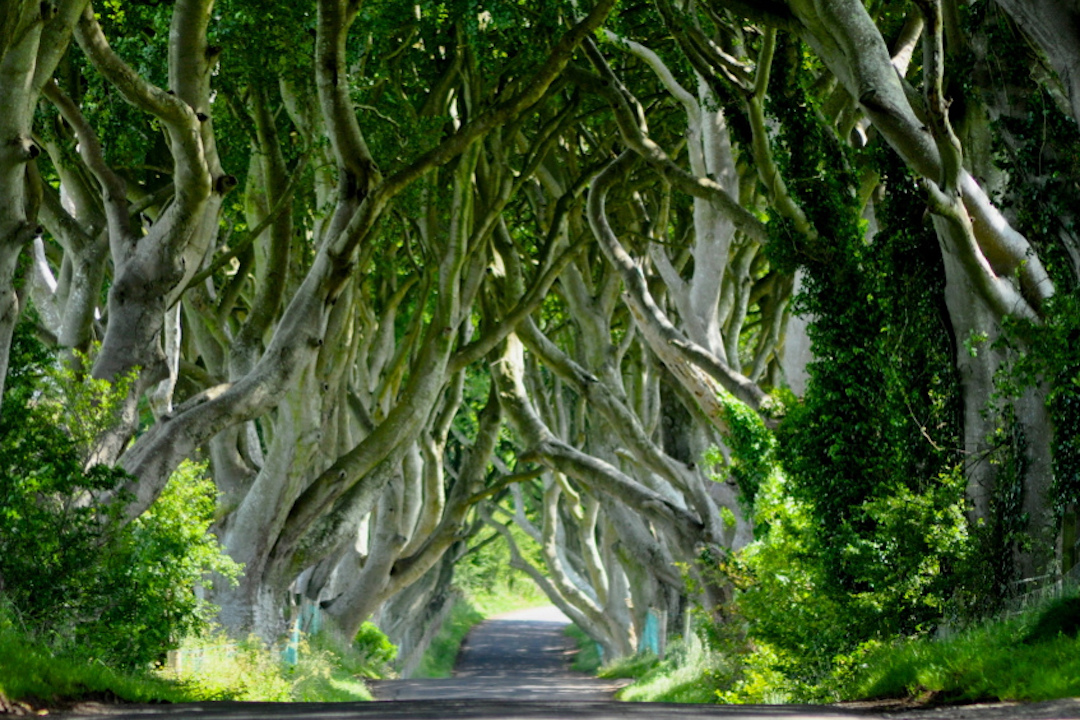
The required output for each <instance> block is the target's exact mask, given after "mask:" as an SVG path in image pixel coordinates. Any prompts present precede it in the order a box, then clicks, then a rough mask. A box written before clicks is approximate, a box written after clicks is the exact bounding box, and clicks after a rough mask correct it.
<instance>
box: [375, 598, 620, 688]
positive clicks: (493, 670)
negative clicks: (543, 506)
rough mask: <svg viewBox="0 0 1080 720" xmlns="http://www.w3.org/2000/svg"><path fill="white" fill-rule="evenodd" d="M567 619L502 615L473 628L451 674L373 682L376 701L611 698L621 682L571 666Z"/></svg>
mask: <svg viewBox="0 0 1080 720" xmlns="http://www.w3.org/2000/svg"><path fill="white" fill-rule="evenodd" d="M569 622H570V621H569V620H568V619H567V618H566V616H565V615H563V614H562V613H561V612H559V611H558V610H556V609H555V608H553V607H546V608H534V609H531V610H521V611H517V612H512V613H507V614H505V615H499V616H497V617H494V618H490V619H488V620H485V621H484V622H482V623H480V624H479V625H477V626H476V627H474V628H473V629H472V631H471V632H470V633H469V635H468V637H467V638H466V639H465V642H464V644H463V645H462V647H461V654H460V655H459V656H458V661H457V665H456V666H455V668H454V676H453V677H452V678H446V679H439V680H383V681H378V682H372V683H369V687H370V688H371V692H372V694H373V695H374V696H375V699H376V700H429V699H441V700H467V699H472V700H479V699H485V700H561V701H587V700H611V696H612V695H613V694H614V692H615V691H616V690H617V689H618V688H619V684H618V683H615V682H612V681H611V680H602V679H600V678H595V677H592V676H590V675H585V674H584V673H578V672H574V671H572V670H571V669H570V661H571V659H572V658H573V653H574V649H575V648H574V641H573V640H572V639H571V638H568V637H567V636H566V635H565V634H564V632H563V631H564V629H565V628H566V625H567V624H569Z"/></svg>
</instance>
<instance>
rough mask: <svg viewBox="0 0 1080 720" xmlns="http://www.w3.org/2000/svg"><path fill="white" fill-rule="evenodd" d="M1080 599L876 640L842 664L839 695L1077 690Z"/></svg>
mask: <svg viewBox="0 0 1080 720" xmlns="http://www.w3.org/2000/svg"><path fill="white" fill-rule="evenodd" d="M1077 610H1078V608H1077V600H1076V599H1075V598H1064V599H1060V600H1056V601H1053V602H1051V603H1049V604H1048V605H1046V606H1044V607H1042V608H1039V609H1036V610H1032V611H1028V612H1025V613H1023V614H1021V615H1019V616H1016V617H1012V618H1007V619H999V620H995V621H988V622H985V623H982V624H979V625H976V626H973V627H970V628H968V629H966V630H964V631H961V632H958V633H956V634H954V635H951V636H948V637H944V638H940V639H933V638H927V637H920V638H912V639H907V640H903V641H900V642H896V643H891V644H883V643H874V644H868V645H866V646H864V647H863V648H861V649H860V650H859V651H858V652H856V653H855V654H854V655H852V656H851V657H850V658H845V659H843V662H841V663H838V668H837V671H836V673H835V675H834V678H833V693H834V694H835V695H836V696H838V697H841V698H881V697H920V696H922V697H927V696H929V697H932V698H934V699H939V700H957V701H960V700H983V699H993V700H1019V701H1032V702H1034V701H1040V700H1052V699H1056V698H1062V697H1073V696H1077V695H1080V640H1078V639H1077V637H1076V630H1077V621H1078V620H1080V613H1078V612H1077Z"/></svg>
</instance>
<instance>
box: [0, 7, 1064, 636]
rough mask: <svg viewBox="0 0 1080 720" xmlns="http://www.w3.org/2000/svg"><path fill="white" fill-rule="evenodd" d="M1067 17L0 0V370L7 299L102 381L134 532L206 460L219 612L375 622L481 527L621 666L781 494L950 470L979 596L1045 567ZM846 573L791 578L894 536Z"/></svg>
mask: <svg viewBox="0 0 1080 720" xmlns="http://www.w3.org/2000/svg"><path fill="white" fill-rule="evenodd" d="M1071 8H1072V6H1071V5H1070V3H1069V2H1066V1H1065V0H1040V1H1039V2H1031V3H1026V2H1015V1H1013V0H997V1H996V2H995V3H988V2H982V3H971V4H970V5H969V4H967V3H964V2H961V1H960V0H913V1H912V2H881V1H880V0H872V1H870V2H866V3H864V2H862V1H861V0H836V1H834V2H820V1H817V0H776V1H775V2H768V3H752V2H741V0H702V1H698V2H678V1H673V0H655V2H643V3H631V2H622V3H616V2H615V1H614V0H595V1H594V0H585V1H584V2H582V1H579V2H563V1H561V0H544V1H543V2H503V1H502V0H499V1H498V2H492V3H488V2H450V3H433V2H428V1H427V0H409V1H408V2H403V1H401V0H367V2H354V1H353V0H311V1H310V2H298V3H291V4H284V3H274V2H270V1H269V0H219V1H218V2H213V1H212V0H177V1H176V2H175V3H168V4H159V3H139V2H134V3H117V2H108V1H105V2H100V3H97V4H93V5H92V4H91V3H89V2H88V1H87V0H50V1H48V2H41V3H39V2H29V1H28V0H12V1H11V2H6V3H4V5H3V9H2V10H0V108H3V111H2V112H0V382H2V379H3V376H4V374H5V372H6V369H7V360H8V351H9V346H10V338H11V334H12V330H13V328H14V326H15V325H16V323H18V322H19V321H20V318H21V319H23V320H24V321H27V318H31V317H32V322H34V323H36V324H37V327H38V332H39V335H40V336H42V337H44V338H47V340H48V341H49V342H50V343H51V344H52V345H54V346H55V347H56V348H58V349H59V350H60V352H61V354H62V355H63V357H65V358H67V361H68V362H70V363H74V364H75V366H76V368H77V370H78V371H79V372H82V373H86V374H88V375H92V376H94V377H97V378H105V379H116V378H120V377H134V379H135V380H134V383H133V384H132V390H131V392H130V394H129V396H128V397H127V400H126V403H125V404H124V407H123V408H122V409H121V411H120V412H119V413H118V415H117V416H116V418H115V421H114V422H113V423H112V424H111V425H110V426H109V427H108V428H105V429H104V431H103V433H102V435H101V437H100V438H98V441H97V442H96V443H95V445H94V448H95V451H94V456H93V457H92V458H91V459H90V462H91V463H109V464H118V465H120V466H122V467H123V468H124V469H125V470H127V471H128V472H129V473H130V474H131V478H132V479H131V480H130V482H129V484H128V486H127V488H126V489H127V490H128V491H130V495H129V496H128V497H129V501H128V504H127V505H126V507H125V512H124V517H125V518H126V519H127V520H130V519H132V518H135V517H138V516H139V515H140V514H141V513H143V512H144V511H146V509H147V508H148V507H150V505H151V504H152V503H153V502H154V500H155V498H156V497H157V496H158V495H159V494H160V493H161V491H162V489H163V488H164V486H165V484H166V483H167V481H168V480H169V477H170V475H171V474H172V473H173V471H174V470H175V469H176V467H177V466H178V465H179V463H180V462H181V461H183V460H184V459H185V458H202V459H206V460H208V461H209V467H210V471H211V472H212V475H213V479H214V481H215V483H216V484H217V487H218V488H219V490H220V492H221V510H220V519H219V521H218V523H217V532H218V534H219V536H220V537H221V539H222V541H223V543H224V545H225V547H226V549H227V551H228V553H229V554H230V555H231V556H232V557H233V558H234V559H235V560H236V561H238V562H241V563H243V564H244V568H245V570H244V574H243V576H242V578H241V581H240V583H239V585H238V586H236V587H227V586H222V587H220V588H215V589H214V591H213V595H214V599H215V602H217V603H218V604H219V605H221V607H222V611H221V618H222V620H223V622H224V623H225V624H226V626H228V627H229V628H232V629H234V630H236V631H238V632H239V631H248V630H255V631H257V632H260V633H263V634H264V635H268V636H269V635H273V634H274V633H275V632H277V631H278V630H279V629H280V628H281V624H282V623H283V622H284V621H285V618H286V617H287V616H288V613H289V612H290V611H289V607H290V605H291V604H292V603H295V601H296V598H297V597H304V598H307V599H308V600H309V601H312V602H319V603H321V604H322V606H323V607H324V608H325V610H326V612H327V613H328V614H329V615H330V616H331V617H332V618H333V619H334V621H335V622H336V623H337V624H338V625H339V626H340V627H341V629H342V630H343V631H344V632H346V633H355V632H356V630H357V628H358V627H359V626H360V624H361V623H362V622H363V621H364V620H365V619H367V618H370V617H372V616H373V615H375V614H377V613H380V612H381V613H383V615H384V619H386V620H387V622H389V620H390V617H389V616H390V615H393V613H394V612H398V613H399V614H401V613H403V612H405V611H403V610H401V608H402V607H416V606H418V605H417V603H422V602H424V601H425V598H429V597H432V596H434V594H435V593H437V592H438V591H440V588H441V589H445V584H446V582H447V581H448V579H449V577H450V573H449V572H448V571H447V568H449V567H450V566H452V564H453V562H455V561H456V560H457V559H459V558H460V557H461V556H462V555H463V554H464V553H467V552H469V550H470V548H472V547H475V546H476V545H477V544H480V543H482V542H484V540H485V539H486V538H488V537H490V536H491V535H492V534H493V533H498V534H500V535H502V536H503V537H505V538H506V539H507V541H508V542H509V543H510V546H511V550H512V556H513V558H514V560H513V562H514V564H515V565H516V566H518V567H520V568H521V569H523V570H524V571H525V572H527V573H529V574H530V575H531V576H532V577H533V578H534V580H535V581H536V582H537V583H538V584H539V585H540V587H541V588H542V589H543V590H544V592H545V593H547V594H548V596H549V597H551V599H552V600H553V601H554V602H555V603H556V604H557V605H559V606H560V607H561V608H562V609H563V610H565V611H566V612H567V614H569V615H570V617H571V618H572V619H573V620H575V621H576V622H577V623H578V624H579V625H580V626H581V627H582V628H584V629H585V630H586V631H587V632H588V633H589V634H590V635H591V636H593V637H594V638H595V639H596V640H597V641H598V642H600V643H601V644H602V645H603V646H604V648H605V649H606V650H607V651H608V652H609V653H610V654H611V655H620V654H625V653H629V652H632V651H633V650H634V647H635V642H636V637H638V635H639V631H640V629H641V628H642V627H643V623H644V622H645V616H646V613H647V612H649V611H650V610H653V611H655V612H657V613H659V614H661V616H662V617H666V618H667V619H668V623H669V625H671V626H672V627H678V624H677V623H678V622H679V620H678V618H679V617H680V615H681V614H682V613H683V612H684V611H685V610H686V608H687V606H688V603H689V602H691V601H693V602H697V603H698V604H700V605H702V606H703V607H706V608H710V609H715V608H718V607H723V606H724V604H725V603H728V602H729V601H730V600H731V599H732V595H733V593H734V592H735V590H736V584H737V583H733V581H732V580H731V578H730V577H729V576H727V575H725V574H724V573H722V572H716V570H717V568H720V567H723V566H724V565H725V563H726V559H728V558H731V557H734V555H735V554H737V552H738V551H739V550H740V549H741V548H744V547H745V546H747V545H749V544H751V543H752V542H754V541H755V538H756V539H757V541H759V542H760V541H761V539H762V538H763V537H765V536H766V535H767V534H768V532H769V521H768V520H767V519H763V518H762V517H760V514H759V513H757V510H758V509H759V508H758V506H759V505H760V504H761V500H760V498H761V493H759V490H762V489H763V488H765V487H766V486H768V487H769V488H771V490H770V492H772V493H774V494H775V493H777V492H780V493H783V492H789V491H788V490H785V489H784V487H785V486H784V485H783V482H781V480H778V479H777V476H782V475H786V476H787V482H789V483H790V486H791V488H790V492H791V493H792V495H793V497H798V498H800V499H801V501H802V502H804V503H807V504H808V507H809V508H810V509H811V510H810V512H811V514H812V515H813V517H814V518H815V519H816V520H815V522H816V523H817V525H816V527H818V530H817V531H815V532H817V533H818V535H817V537H818V540H819V545H818V547H819V548H826V547H828V546H829V545H830V543H833V542H834V541H835V542H839V543H840V546H844V543H845V542H848V543H849V545H850V547H854V548H858V547H862V546H860V545H859V544H858V542H857V537H856V536H858V537H862V536H866V535H868V534H872V533H873V532H876V531H877V530H875V528H878V529H880V526H883V525H885V524H887V523H886V522H885V520H883V519H882V517H884V516H880V513H879V515H875V514H874V513H875V512H876V511H875V510H874V509H875V508H879V509H880V508H881V507H883V506H882V505H881V503H882V502H885V500H883V498H884V499H888V498H897V497H900V496H901V495H902V494H903V492H907V493H908V494H909V495H910V496H911V497H927V495H926V493H927V492H929V490H928V488H930V487H931V486H933V485H934V483H940V482H941V481H940V478H941V477H942V476H943V475H947V474H950V473H951V476H952V477H956V476H957V475H959V476H960V477H961V478H962V488H961V496H962V497H960V498H959V500H958V502H960V503H961V504H962V505H963V508H964V512H965V513H966V517H967V519H968V522H970V524H971V527H976V526H979V527H982V526H984V525H985V526H991V525H993V526H994V527H1005V528H1007V529H1008V532H1007V533H1004V534H1002V533H999V534H998V535H997V536H995V537H997V538H998V540H999V542H998V544H997V545H995V546H994V549H992V552H995V553H997V554H998V558H999V560H1001V562H998V563H997V565H995V567H997V568H998V571H999V572H998V580H1000V581H1001V582H1006V581H1012V580H1018V579H1023V578H1030V577H1034V576H1037V575H1040V574H1044V573H1046V572H1048V571H1053V570H1055V569H1056V570H1058V571H1060V570H1061V569H1062V566H1063V565H1064V569H1068V567H1069V566H1071V564H1072V562H1073V561H1072V557H1073V555H1072V547H1071V544H1070V541H1068V540H1066V541H1064V542H1063V541H1061V538H1075V531H1074V530H1073V529H1072V524H1075V520H1074V519H1073V518H1074V517H1075V515H1074V513H1073V504H1074V500H1075V497H1074V494H1075V492H1074V489H1073V485H1074V484H1075V483H1074V482H1073V480H1072V478H1073V477H1074V476H1075V468H1074V464H1075V463H1074V462H1073V460H1072V445H1071V442H1072V440H1071V435H1070V434H1069V433H1070V432H1071V429H1072V428H1073V425H1072V423H1073V419H1072V415H1070V412H1073V411H1071V410H1070V408H1071V405H1070V404H1069V403H1068V402H1065V400H1067V399H1068V398H1069V397H1071V395H1070V393H1071V392H1072V390H1071V388H1072V387H1073V385H1074V383H1073V381H1074V379H1075V377H1074V375H1075V372H1074V371H1075V368H1074V366H1075V362H1074V361H1072V360H1071V358H1070V350H1071V348H1070V347H1069V343H1068V340H1067V339H1068V338H1069V337H1071V336H1070V332H1075V331H1073V330H1072V327H1073V324H1075V322H1076V320H1075V319H1074V315H1075V314H1074V313H1070V311H1069V310H1070V308H1071V307H1072V305H1071V304H1070V303H1071V298H1072V293H1073V292H1074V288H1075V286H1076V281H1077V278H1078V273H1080V244H1078V236H1077V226H1076V222H1075V220H1076V218H1075V212H1076V208H1077V204H1076V202H1075V200H1076V195H1077V185H1076V175H1075V174H1073V173H1072V171H1074V170H1075V169H1076V168H1075V164H1076V160H1075V158H1076V157H1077V155H1076V154H1075V153H1072V150H1073V149H1075V147H1076V145H1075V144H1074V143H1075V139H1076V128H1075V125H1076V120H1077V118H1078V117H1080V80H1078V78H1080V70H1078V68H1080V38H1078V37H1077V36H1076V35H1075V33H1074V32H1073V31H1074V30H1075V27H1076V24H1075V21H1076V19H1077V18H1076V15H1075V10H1074V9H1071ZM1070 33H1071V34H1070ZM1005 46H1007V47H1009V48H1013V49H1015V51H1016V52H1017V53H1021V56H1022V57H1023V58H1025V60H1024V61H1023V62H1021V61H1019V60H1008V59H1003V58H1002V56H1001V52H1000V48H1001V47H1005ZM1028 61H1030V63H1029V62H1028ZM1003 63H1008V65H1009V66H1008V67H1006V66H1005V65H1004V64H1003ZM1014 65H1015V66H1016V67H1019V66H1021V65H1022V66H1023V67H1024V68H1025V70H1024V71H1023V72H1017V70H1016V69H1015V67H1013V66H1014ZM1028 67H1034V68H1035V69H1034V70H1032V71H1030V72H1028V71H1027V70H1026V68H1028ZM1070 163H1071V165H1070ZM1070 198H1071V201H1070ZM28 308H32V313H30V312H28ZM807 328H809V333H807ZM807 334H809V338H810V340H811V341H812V344H811V350H812V355H811V354H810V353H808V352H807V347H806V344H807ZM76 350H77V351H79V353H75V352H74V351H76ZM83 353H89V355H88V356H86V355H83ZM85 357H89V358H90V359H89V361H86V360H85V359H83V358H85ZM811 357H812V358H813V359H812V361H810V358H811ZM808 362H809V365H808ZM1024 363H1027V365H1024ZM1018 366H1023V367H1027V372H1026V374H1025V375H1024V376H1025V377H1028V378H1031V380H1030V381H1028V382H1022V381H1018V380H1015V378H1016V377H1017V374H1016V372H1014V373H1013V375H1011V376H1010V377H1012V378H1013V381H1011V382H1010V383H1009V388H1011V389H1007V390H1002V386H1003V383H1002V381H1001V377H1002V373H1003V372H1005V371H1008V370H1009V369H1010V368H1012V369H1014V370H1015V368H1016V367H1018ZM788 390H794V391H795V392H794V393H792V392H789V391H788ZM1048 399H1049V401H1050V402H1049V403H1048ZM1055 403H1056V404H1055ZM1003 418H1004V419H1003ZM1002 428H1004V430H1003V429H1002ZM1055 428H1056V430H1055ZM1001 457H1008V458H1011V459H1012V461H1010V462H1004V461H997V460H995V458H999V459H1000V458H1001ZM902 491H903V492H902ZM920 493H921V494H920ZM1004 496H1008V498H1012V500H1011V504H1010V503H1009V502H1005V501H1004V500H1002V497H1004ZM106 500H107V498H101V501H102V502H105V501H106ZM773 501H775V498H773ZM875 503H877V504H875ZM924 521H925V522H924V524H932V522H933V519H932V518H924ZM514 525H516V526H517V527H518V528H520V529H521V530H522V531H523V533H513V534H512V533H511V532H510V528H511V526H514ZM860 533H862V535H861V536H860V535H859V534H860ZM853 537H854V538H856V539H855V540H852V539H851V538H853ZM875 537H877V536H875ZM515 538H517V540H515ZM521 538H527V541H528V542H530V543H535V545H536V546H537V547H538V548H539V553H538V555H537V554H536V553H532V554H530V553H526V552H524V551H523V548H520V547H519V546H518V545H519V544H520V543H521V542H522V540H521ZM878 550H879V551H880V552H879V555H881V557H882V558H884V559H880V560H879V561H871V560H867V559H865V558H863V560H860V561H859V562H861V563H863V565H865V567H863V569H861V570H860V569H859V567H856V566H855V565H853V564H852V562H853V561H850V557H851V555H850V554H849V555H847V556H843V557H841V555H842V553H840V552H839V551H837V552H836V556H837V558H838V559H835V562H834V561H833V560H830V559H829V558H828V557H826V558H825V560H823V567H825V568H826V569H828V571H829V573H832V574H831V575H829V577H832V578H834V579H835V580H836V582H837V587H842V586H843V582H846V581H845V580H844V578H847V579H848V580H850V581H851V583H852V585H851V589H852V591H853V592H854V591H859V588H860V587H861V586H860V584H859V583H865V582H870V581H868V580H866V578H865V577H863V576H865V575H866V573H868V572H871V571H870V570H866V568H867V567H871V566H872V567H879V568H880V567H886V566H888V564H889V562H890V560H889V559H888V556H889V553H890V552H896V553H907V554H908V555H918V554H919V553H920V552H921V553H923V554H924V555H926V554H930V553H931V552H932V550H931V549H930V548H923V549H921V550H920V549H919V548H910V547H908V548H903V547H901V548H899V549H897V548H892V549H890V548H889V547H888V546H887V544H886V545H883V546H882V547H879V548H878ZM822 552H823V553H824V552H825V551H824V550H822ZM853 552H854V551H853ZM988 552H990V551H988ZM825 554H826V555H827V553H825ZM856 554H857V553H856ZM537 556H538V557H540V558H542V563H541V565H539V566H538V565H535V564H533V563H530V562H529V561H528V560H526V558H527V557H537ZM823 557H824V555H823ZM830 557H831V556H830ZM844 557H848V558H849V559H848V560H845V559H844ZM874 562H878V564H877V565H874ZM845 563H847V564H845ZM860 573H862V575H860ZM871 574H872V573H871ZM882 577H886V578H887V573H886V574H885V575H883V576H882ZM860 578H862V579H860ZM688 581H689V583H688ZM871 584H872V583H871ZM688 587H692V588H694V589H695V591H696V592H697V593H698V594H696V595H694V596H693V597H692V598H690V597H688V593H689V592H690V591H689V590H688ZM402 598H406V599H407V602H405V601H403V600H401V599H402ZM395 601H396V602H398V606H395V605H394V603H395ZM410 603H411V605H410ZM395 607H398V610H397V611H395V610H394V608H395ZM388 608H389V609H388Z"/></svg>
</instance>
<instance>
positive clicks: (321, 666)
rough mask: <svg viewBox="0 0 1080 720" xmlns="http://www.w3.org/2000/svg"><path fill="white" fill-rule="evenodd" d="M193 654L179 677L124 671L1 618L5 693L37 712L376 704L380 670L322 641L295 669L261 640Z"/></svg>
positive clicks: (210, 642)
mask: <svg viewBox="0 0 1080 720" xmlns="http://www.w3.org/2000/svg"><path fill="white" fill-rule="evenodd" d="M200 648H201V652H200ZM185 650H186V652H187V655H188V658H189V659H188V660H187V661H186V663H187V667H186V668H185V669H182V671H181V672H179V673H176V672H175V671H172V670H167V669H162V670H160V671H152V670H149V669H146V670H118V669H115V668H110V667H107V666H105V665H104V664H102V663H101V662H100V661H96V660H92V659H90V658H88V657H86V656H84V655H81V654H80V653H79V651H78V649H76V648H67V649H64V650H53V649H50V648H49V647H48V646H47V645H46V644H45V643H43V642H41V641H40V640H39V639H38V638H35V637H34V636H33V635H32V634H30V633H27V632H24V631H22V630H21V629H19V628H18V627H16V626H15V625H14V623H12V622H5V618H3V617H0V695H2V696H4V697H6V698H7V699H8V700H9V701H14V702H18V703H22V704H23V705H25V706H28V707H31V708H34V709H37V708H48V707H58V706H63V705H67V704H70V703H73V702H79V701H84V700H100V701H105V702H121V703H151V702H166V703H177V702H198V701H205V700H269V701H293V700H295V701H304V700H306V701H321V702H335V701H355V700H370V699H371V695H370V693H369V692H368V690H367V688H366V687H365V685H364V683H363V680H362V678H363V677H370V676H372V675H373V674H377V673H378V672H379V670H380V668H378V667H375V668H373V667H372V663H371V661H370V660H369V659H368V658H365V657H364V656H363V655H362V654H361V653H359V652H356V651H355V650H353V649H351V648H348V647H343V646H341V645H340V644H336V643H334V642H333V641H331V640H329V639H327V638H325V637H322V636H316V637H313V638H308V639H305V640H304V641H302V643H301V648H300V659H299V662H298V663H297V664H296V665H295V666H293V667H289V666H286V665H284V664H283V663H282V662H281V660H280V654H279V653H278V652H277V651H275V650H271V649H268V648H266V647H265V646H264V645H263V644H262V642H260V641H258V640H256V639H251V640H249V641H247V642H242V643H228V641H227V640H226V639H225V638H224V637H211V638H207V639H206V640H203V641H189V642H187V643H185ZM192 658H194V659H192Z"/></svg>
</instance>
